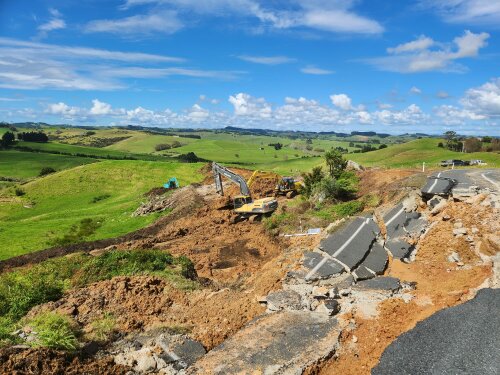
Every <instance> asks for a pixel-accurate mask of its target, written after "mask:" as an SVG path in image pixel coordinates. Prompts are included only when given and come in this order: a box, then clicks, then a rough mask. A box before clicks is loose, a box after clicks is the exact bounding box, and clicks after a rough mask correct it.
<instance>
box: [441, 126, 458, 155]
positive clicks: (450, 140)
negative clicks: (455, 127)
mask: <svg viewBox="0 0 500 375" xmlns="http://www.w3.org/2000/svg"><path fill="white" fill-rule="evenodd" d="M444 139H445V140H446V148H448V149H449V150H452V151H460V150H461V148H459V146H458V138H457V133H456V132H454V131H452V130H448V131H447V132H445V133H444Z"/></svg>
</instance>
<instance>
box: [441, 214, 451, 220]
mask: <svg viewBox="0 0 500 375" xmlns="http://www.w3.org/2000/svg"><path fill="white" fill-rule="evenodd" d="M442 219H443V221H448V220H450V219H451V216H450V215H443V218H442Z"/></svg>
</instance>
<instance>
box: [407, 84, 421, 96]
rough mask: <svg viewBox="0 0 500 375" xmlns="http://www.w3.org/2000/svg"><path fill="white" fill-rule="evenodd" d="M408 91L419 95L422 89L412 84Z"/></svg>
mask: <svg viewBox="0 0 500 375" xmlns="http://www.w3.org/2000/svg"><path fill="white" fill-rule="evenodd" d="M410 93H412V94H415V95H420V94H421V93H422V90H420V89H419V88H418V87H416V86H413V87H412V88H411V89H410Z"/></svg>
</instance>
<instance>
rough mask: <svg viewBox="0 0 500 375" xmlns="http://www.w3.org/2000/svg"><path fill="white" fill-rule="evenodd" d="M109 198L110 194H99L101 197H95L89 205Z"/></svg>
mask: <svg viewBox="0 0 500 375" xmlns="http://www.w3.org/2000/svg"><path fill="white" fill-rule="evenodd" d="M110 197H111V194H101V195H98V196H97V197H94V198H92V200H91V201H90V203H97V202H100V201H103V200H105V199H108V198H110Z"/></svg>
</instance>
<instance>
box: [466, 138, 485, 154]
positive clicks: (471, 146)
mask: <svg viewBox="0 0 500 375" xmlns="http://www.w3.org/2000/svg"><path fill="white" fill-rule="evenodd" d="M481 147H482V143H481V141H480V140H479V139H477V138H474V137H473V138H467V139H466V140H465V141H464V149H465V152H478V151H481Z"/></svg>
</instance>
